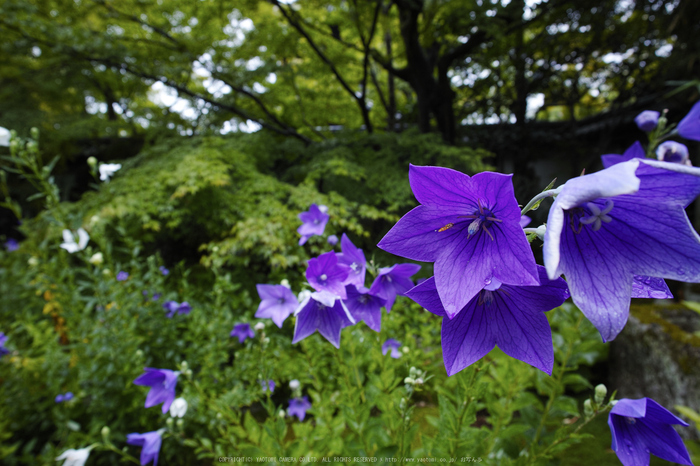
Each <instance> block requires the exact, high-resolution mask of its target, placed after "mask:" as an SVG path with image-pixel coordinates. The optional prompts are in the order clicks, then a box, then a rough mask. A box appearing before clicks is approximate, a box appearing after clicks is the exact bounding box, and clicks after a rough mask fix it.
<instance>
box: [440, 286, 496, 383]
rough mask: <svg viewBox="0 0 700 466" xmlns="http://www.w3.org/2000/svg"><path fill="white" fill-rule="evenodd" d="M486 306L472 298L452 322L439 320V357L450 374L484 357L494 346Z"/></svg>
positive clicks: (494, 342) (494, 341) (494, 339)
mask: <svg viewBox="0 0 700 466" xmlns="http://www.w3.org/2000/svg"><path fill="white" fill-rule="evenodd" d="M488 314H489V311H488V310H487V308H486V306H479V305H477V300H476V299H474V300H472V301H471V302H470V303H469V306H467V307H465V308H464V309H462V311H461V312H460V313H459V314H457V315H456V316H455V317H454V318H453V319H447V318H445V319H442V357H443V359H444V362H445V369H446V370H447V375H448V376H450V375H453V374H456V373H457V372H459V371H461V370H462V369H464V368H465V367H467V366H469V365H471V364H473V363H475V362H476V361H478V360H479V359H481V358H483V357H484V356H486V355H487V354H488V353H489V351H491V350H492V349H493V347H494V346H495V345H496V338H495V336H494V335H493V330H492V328H491V325H490V324H489V318H490V317H491V316H489V315H488Z"/></svg>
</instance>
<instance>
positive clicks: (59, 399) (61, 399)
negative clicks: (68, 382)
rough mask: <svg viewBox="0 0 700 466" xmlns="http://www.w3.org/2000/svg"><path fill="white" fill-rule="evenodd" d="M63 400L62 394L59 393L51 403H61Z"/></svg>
mask: <svg viewBox="0 0 700 466" xmlns="http://www.w3.org/2000/svg"><path fill="white" fill-rule="evenodd" d="M64 400H65V398H64V396H63V394H62V393H59V394H58V395H56V398H54V399H53V401H55V402H56V403H63V401H64Z"/></svg>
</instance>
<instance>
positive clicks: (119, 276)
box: [117, 270, 129, 282]
mask: <svg viewBox="0 0 700 466" xmlns="http://www.w3.org/2000/svg"><path fill="white" fill-rule="evenodd" d="M127 278H129V274H128V273H126V272H124V271H123V270H122V271H121V272H119V273H118V274H117V281H118V282H123V281H125V280H126V279H127Z"/></svg>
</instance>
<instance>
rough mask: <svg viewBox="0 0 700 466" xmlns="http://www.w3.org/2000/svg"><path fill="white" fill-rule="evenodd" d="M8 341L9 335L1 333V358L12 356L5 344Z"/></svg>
mask: <svg viewBox="0 0 700 466" xmlns="http://www.w3.org/2000/svg"><path fill="white" fill-rule="evenodd" d="M6 341H7V335H5V333H4V332H0V358H1V357H3V356H5V355H6V354H10V350H8V349H7V348H5V342H6Z"/></svg>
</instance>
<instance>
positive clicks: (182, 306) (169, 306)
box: [154, 296, 192, 318]
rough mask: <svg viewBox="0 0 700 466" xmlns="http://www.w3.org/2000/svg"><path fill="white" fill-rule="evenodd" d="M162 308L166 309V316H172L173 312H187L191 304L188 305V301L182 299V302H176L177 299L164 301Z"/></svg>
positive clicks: (190, 308)
mask: <svg viewBox="0 0 700 466" xmlns="http://www.w3.org/2000/svg"><path fill="white" fill-rule="evenodd" d="M159 297H160V296H159ZM154 299H155V296H154ZM163 309H165V310H166V311H167V314H166V317H168V318H172V317H173V316H174V315H175V313H178V314H189V313H190V311H191V310H192V306H190V303H188V302H187V301H184V302H182V303H178V302H177V301H166V302H164V303H163Z"/></svg>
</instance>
